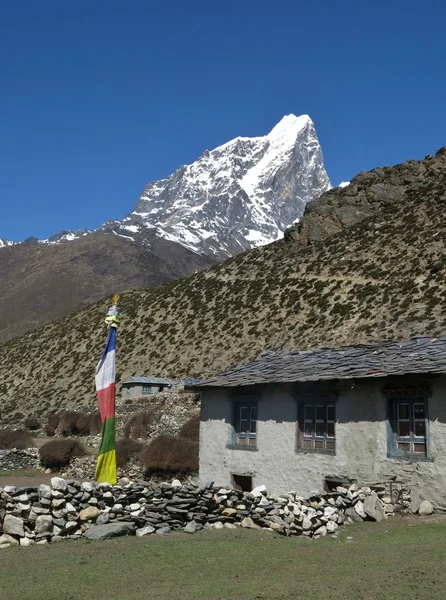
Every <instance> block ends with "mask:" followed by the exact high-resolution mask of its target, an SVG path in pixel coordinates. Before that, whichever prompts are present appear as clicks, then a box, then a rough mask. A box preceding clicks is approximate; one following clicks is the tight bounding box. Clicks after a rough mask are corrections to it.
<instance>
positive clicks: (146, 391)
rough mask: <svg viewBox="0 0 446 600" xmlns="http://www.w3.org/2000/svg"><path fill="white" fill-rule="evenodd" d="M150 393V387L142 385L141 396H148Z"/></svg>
mask: <svg viewBox="0 0 446 600" xmlns="http://www.w3.org/2000/svg"><path fill="white" fill-rule="evenodd" d="M151 391H152V387H151V386H150V385H143V386H142V393H143V394H150V393H151Z"/></svg>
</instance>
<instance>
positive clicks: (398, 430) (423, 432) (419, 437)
mask: <svg viewBox="0 0 446 600" xmlns="http://www.w3.org/2000/svg"><path fill="white" fill-rule="evenodd" d="M388 403H389V404H388V408H389V455H390V456H395V457H398V456H400V457H405V456H406V457H407V456H413V457H427V456H428V455H429V447H428V416H427V398H426V397H422V396H420V397H416V398H415V397H399V398H392V397H388Z"/></svg>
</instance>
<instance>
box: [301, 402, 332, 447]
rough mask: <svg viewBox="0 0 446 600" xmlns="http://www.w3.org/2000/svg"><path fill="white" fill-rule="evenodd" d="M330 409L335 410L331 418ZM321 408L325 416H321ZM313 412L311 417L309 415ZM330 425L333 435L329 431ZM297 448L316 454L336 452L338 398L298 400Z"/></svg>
mask: <svg viewBox="0 0 446 600" xmlns="http://www.w3.org/2000/svg"><path fill="white" fill-rule="evenodd" d="M330 409H331V410H332V411H333V415H332V418H329V410H330ZM321 410H323V413H324V416H323V418H321ZM318 413H319V415H318ZM311 414H312V416H311V417H307V415H311ZM330 425H331V426H332V427H331V428H332V430H333V435H330V433H329V429H330V427H329V426H330ZM318 426H319V427H318ZM318 429H319V432H318ZM321 430H322V435H321V433H320V431H321ZM308 431H311V433H308ZM296 450H297V451H298V452H310V453H315V454H336V400H335V399H334V398H330V399H324V398H320V399H318V398H315V399H309V400H304V399H302V400H299V401H298V412H297V448H296Z"/></svg>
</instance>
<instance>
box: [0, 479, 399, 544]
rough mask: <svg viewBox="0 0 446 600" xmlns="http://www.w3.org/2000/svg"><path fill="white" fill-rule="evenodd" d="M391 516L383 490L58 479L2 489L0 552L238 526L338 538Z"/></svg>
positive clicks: (356, 486) (176, 481) (388, 499)
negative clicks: (271, 492)
mask: <svg viewBox="0 0 446 600" xmlns="http://www.w3.org/2000/svg"><path fill="white" fill-rule="evenodd" d="M394 511H395V506H394V504H393V503H392V499H391V498H390V497H388V496H386V491H385V489H384V488H379V489H373V490H372V489H371V488H369V487H360V486H358V485H357V484H353V485H351V486H350V487H349V488H346V487H338V488H337V489H336V490H335V491H334V492H330V493H323V494H315V495H314V496H312V497H311V498H309V499H306V500H305V499H303V498H301V497H300V496H298V495H297V494H296V493H295V492H289V493H287V494H285V495H283V496H280V497H270V496H268V495H267V493H266V489H265V487H264V486H260V487H258V488H255V489H254V490H253V491H252V492H242V491H238V490H234V489H224V488H217V487H213V485H212V484H209V485H207V486H201V487H199V486H197V485H194V484H192V483H185V484H182V483H180V481H178V480H173V482H172V483H166V482H163V483H161V484H153V483H149V482H145V481H137V482H130V481H129V480H128V479H123V480H120V485H115V486H111V485H109V484H96V483H95V482H83V483H79V482H78V481H76V480H74V479H67V480H66V479H62V478H61V477H53V478H52V479H51V486H49V485H40V486H38V487H22V488H16V487H13V486H6V487H4V488H3V489H2V488H0V523H1V525H0V533H2V535H0V548H1V547H7V546H10V545H18V544H20V545H21V546H28V545H30V544H46V543H48V542H50V541H59V540H62V539H64V538H71V539H77V538H81V537H86V538H89V539H106V538H108V537H114V536H116V535H128V534H136V535H137V536H143V535H148V534H150V533H157V534H166V533H168V532H169V531H172V530H183V531H185V532H186V533H194V532H195V531H197V530H199V529H203V528H205V529H211V528H213V529H223V528H227V529H235V528H236V527H240V526H241V527H247V528H252V529H268V530H272V531H276V532H278V533H281V534H284V535H287V536H293V535H303V536H307V537H314V538H318V537H321V536H325V535H327V534H336V531H337V530H338V528H339V526H341V525H342V524H343V523H346V522H347V523H351V522H353V521H362V520H365V519H370V520H374V521H381V520H383V519H385V518H387V516H388V515H391V514H393V513H394Z"/></svg>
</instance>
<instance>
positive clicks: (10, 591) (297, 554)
mask: <svg viewBox="0 0 446 600" xmlns="http://www.w3.org/2000/svg"><path fill="white" fill-rule="evenodd" d="M445 590H446V519H444V518H441V517H437V518H435V517H434V518H429V519H424V520H423V519H415V518H399V517H398V518H394V519H391V520H389V521H387V522H385V523H380V524H376V523H363V524H358V525H354V526H350V527H345V528H344V529H343V530H342V532H341V533H340V535H339V537H338V538H337V539H333V538H325V539H320V540H313V541H310V540H305V539H301V538H285V537H281V536H278V535H275V534H271V533H266V532H259V531H251V530H242V529H240V530H237V531H225V530H223V531H202V532H199V533H197V534H195V535H193V536H187V535H186V534H183V533H181V534H170V535H169V536H165V537H159V536H156V535H155V536H150V537H147V538H134V537H132V538H119V539H116V540H110V541H108V542H88V541H77V542H74V541H73V542H70V541H67V542H60V543H58V544H53V545H48V546H32V547H29V548H8V549H6V550H2V551H1V557H0V598H1V600H19V599H20V600H43V599H45V600H115V599H120V600H136V599H138V600H140V599H147V600H158V599H160V600H161V599H162V600H180V599H181V600H192V599H194V600H195V599H196V600H199V599H207V600H217V599H218V600H248V599H249V600H279V599H280V600H284V599H287V600H288V599H294V598H296V599H301V598H302V599H305V600H313V599H318V600H322V599H329V600H338V599H341V598H342V599H355V600H378V599H379V600H403V599H404V600H412V599H415V598H416V599H419V600H436V599H438V600H440V599H442V600H443V599H444V598H445V596H446V591H445Z"/></svg>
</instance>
